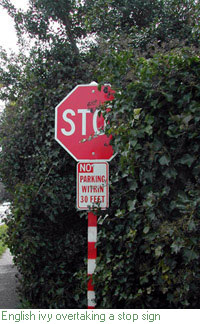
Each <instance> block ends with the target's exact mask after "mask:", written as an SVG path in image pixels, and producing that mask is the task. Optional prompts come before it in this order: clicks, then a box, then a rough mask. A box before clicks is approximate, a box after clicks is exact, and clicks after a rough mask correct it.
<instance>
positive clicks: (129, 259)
mask: <svg viewBox="0 0 200 324" xmlns="http://www.w3.org/2000/svg"><path fill="white" fill-rule="evenodd" d="M126 63H128V65H129V69H130V70H129V72H128V73H129V82H128V85H126V88H123V82H122V81H121V80H125V79H126V77H127V75H126V71H124V74H122V69H123V67H124V66H126V65H127V64H126ZM111 65H112V66H111ZM120 65H121V66H120ZM107 66H108V65H106V64H105V67H106V68H105V74H106V75H108V74H109V71H108V69H107ZM120 68H121V69H120ZM109 70H110V71H112V81H113V84H117V85H118V86H119V83H120V82H121V93H119V92H118V94H117V95H116V100H115V102H114V104H113V105H112V109H111V111H110V113H109V117H108V118H109V121H110V123H109V126H108V130H107V131H108V134H110V133H111V134H113V135H114V137H113V145H114V147H115V149H116V151H117V152H119V153H120V157H119V167H118V169H115V172H116V173H115V174H113V176H112V186H113V192H112V194H111V197H112V204H111V206H112V208H111V212H109V215H108V216H107V217H105V218H104V220H103V222H100V225H99V227H100V231H99V243H98V250H99V259H98V267H97V272H96V277H95V283H96V289H97V291H98V294H97V300H98V305H99V306H101V307H108V308H115V307H116V308H135V307H137V308H143V307H144V308H184V307H190V308H195V307H197V308H198V307H199V278H200V272H199V266H200V262H199V253H200V249H199V248H200V240H199V228H200V208H199V206H200V198H199V197H200V182H199V181H200V180H199V179H200V177H199V174H200V158H199V151H200V86H199V81H200V79H199V75H200V58H199V53H198V54H197V53H190V50H187V49H185V50H182V51H181V50H180V51H177V52H175V51H172V52H169V53H165V54H162V53H161V54H155V55H154V56H153V57H152V58H151V59H146V58H144V57H139V58H135V57H134V55H130V54H129V56H128V55H127V52H125V53H123V54H121V56H120V57H119V54H118V53H116V55H115V56H114V54H113V57H112V62H110V66H109ZM119 70H120V72H121V79H120V80H119V79H118V71H119ZM130 72H131V73H130ZM130 75H131V76H132V77H131V78H132V80H130Z"/></svg>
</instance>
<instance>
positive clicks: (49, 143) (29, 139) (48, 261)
mask: <svg viewBox="0 0 200 324" xmlns="http://www.w3.org/2000/svg"><path fill="white" fill-rule="evenodd" d="M57 50H58V48H57ZM62 51H64V52H62ZM54 54H55V53H54V50H53V49H51V51H50V52H49V50H46V51H44V52H40V51H39V52H38V51H37V52H34V51H33V55H32V57H31V60H30V61H29V62H26V64H25V70H26V73H24V74H23V73H22V76H21V77H20V82H22V84H20V86H19V87H18V88H16V89H14V91H16V99H15V101H12V102H10V104H9V105H8V106H7V107H6V109H5V111H4V114H3V116H2V120H1V127H0V138H1V146H2V152H1V160H0V173H1V176H2V178H3V181H4V183H6V185H7V190H9V192H10V195H11V215H9V216H8V219H7V225H8V234H9V238H8V246H9V248H10V250H11V252H12V253H13V255H14V261H15V263H16V265H17V267H18V270H19V274H20V281H21V285H20V296H21V299H22V301H23V304H24V305H28V307H32V308H77V307H81V306H82V305H86V292H85V293H84V294H83V295H80V296H77V295H76V293H75V291H76V289H78V287H79V285H80V282H79V280H78V279H77V278H76V277H75V275H74V274H75V272H76V271H78V270H79V268H82V267H83V268H84V267H85V265H84V262H85V261H84V259H85V258H86V257H87V241H86V240H87V222H86V220H85V218H84V217H83V218H81V217H80V215H81V214H80V212H77V210H76V201H75V194H76V187H75V184H76V163H75V161H74V160H73V159H72V158H71V157H70V156H69V154H67V153H66V152H65V151H64V150H63V148H61V147H60V146H59V145H58V143H57V142H56V141H55V140H54V118H55V110H54V109H55V106H56V104H58V103H59V101H60V100H62V99H63V97H64V96H66V95H67V93H68V92H69V91H70V90H71V89H72V88H73V87H74V80H73V79H74V78H76V80H77V82H82V83H84V78H87V77H88V75H87V73H86V72H85V71H84V73H83V70H82V67H81V65H80V66H79V67H77V65H76V60H75V59H74V58H73V57H72V55H71V52H70V51H69V50H68V49H67V48H65V47H64V46H63V47H60V52H59V54H58V51H57V52H56V55H58V56H59V58H58V57H57V56H55V55H54ZM69 60H70V62H71V63H72V64H71V65H69V64H67V62H69ZM33 65H34V72H33V70H32V66H33ZM79 77H80V78H81V77H82V81H80V79H79ZM17 91H21V93H20V95H19V94H17ZM23 91H24V97H23ZM85 271H86V268H85ZM79 298H80V300H79Z"/></svg>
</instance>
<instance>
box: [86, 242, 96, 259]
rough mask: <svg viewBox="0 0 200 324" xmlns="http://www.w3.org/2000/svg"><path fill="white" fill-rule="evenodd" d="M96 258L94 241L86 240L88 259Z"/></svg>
mask: <svg viewBox="0 0 200 324" xmlns="http://www.w3.org/2000/svg"><path fill="white" fill-rule="evenodd" d="M96 258H97V249H96V247H95V242H88V259H96Z"/></svg>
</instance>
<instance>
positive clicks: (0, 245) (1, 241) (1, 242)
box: [0, 225, 7, 256]
mask: <svg viewBox="0 0 200 324" xmlns="http://www.w3.org/2000/svg"><path fill="white" fill-rule="evenodd" d="M6 233H7V226H6V225H0V256H1V255H2V254H3V252H4V251H5V249H6V244H5V238H6Z"/></svg>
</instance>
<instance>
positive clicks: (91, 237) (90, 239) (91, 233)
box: [88, 226, 97, 243]
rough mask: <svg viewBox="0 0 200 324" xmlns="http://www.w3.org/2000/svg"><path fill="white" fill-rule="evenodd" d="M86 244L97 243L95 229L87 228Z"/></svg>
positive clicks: (93, 227) (94, 227)
mask: <svg viewBox="0 0 200 324" xmlns="http://www.w3.org/2000/svg"><path fill="white" fill-rule="evenodd" d="M88 242H95V243H96V242H97V227H96V226H88Z"/></svg>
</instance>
